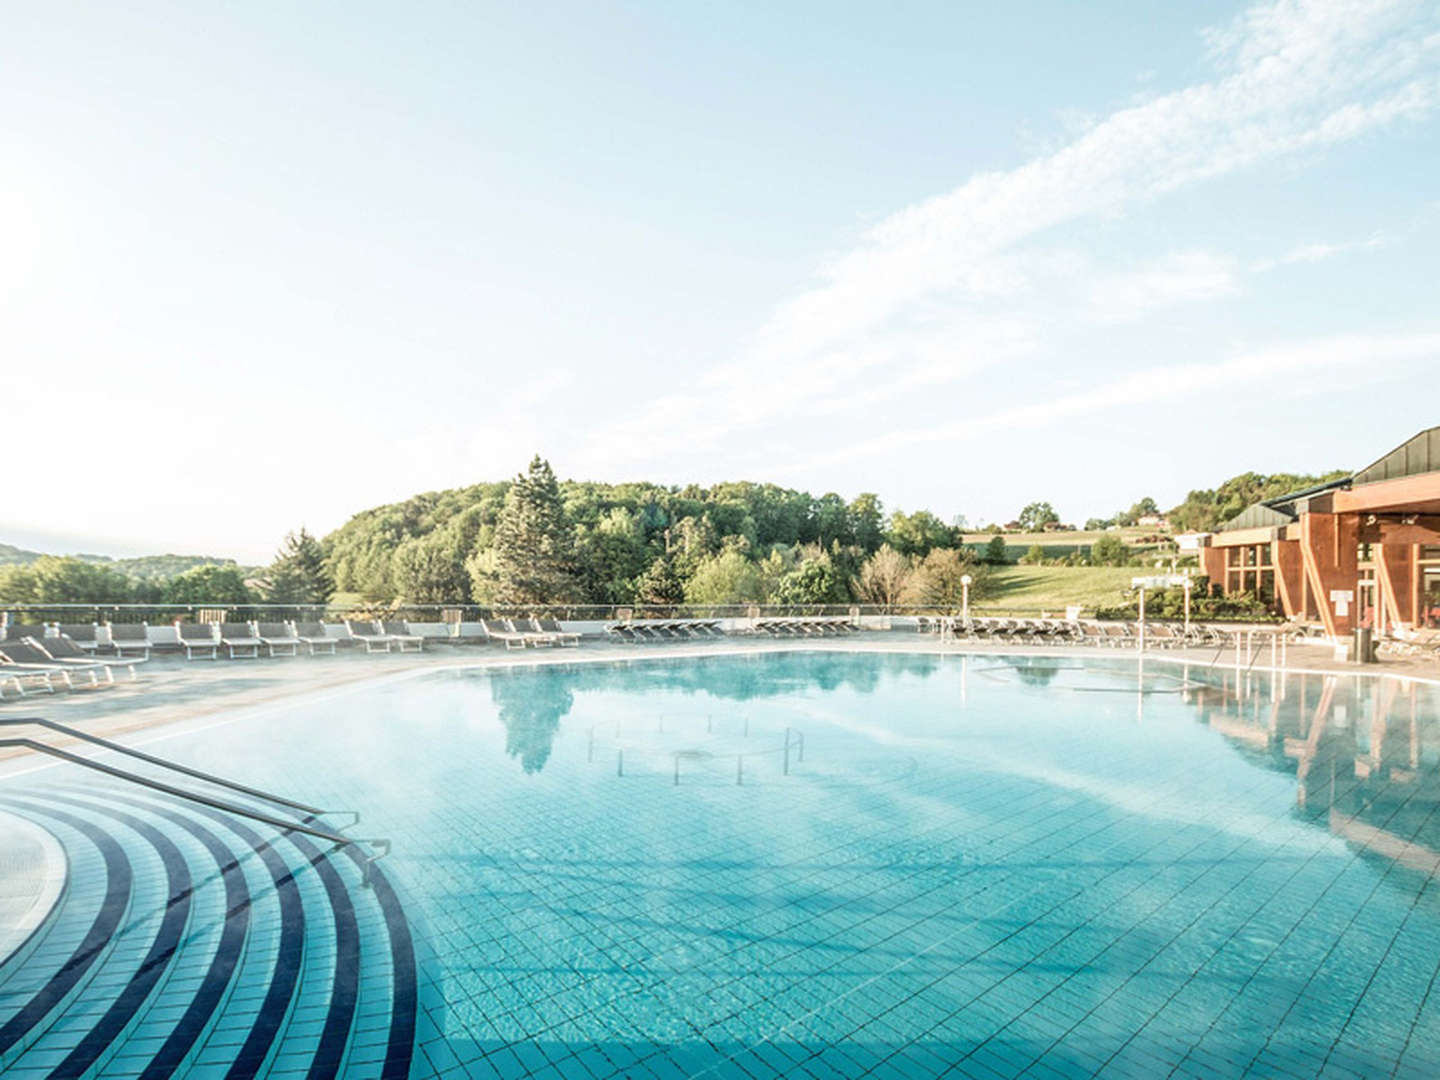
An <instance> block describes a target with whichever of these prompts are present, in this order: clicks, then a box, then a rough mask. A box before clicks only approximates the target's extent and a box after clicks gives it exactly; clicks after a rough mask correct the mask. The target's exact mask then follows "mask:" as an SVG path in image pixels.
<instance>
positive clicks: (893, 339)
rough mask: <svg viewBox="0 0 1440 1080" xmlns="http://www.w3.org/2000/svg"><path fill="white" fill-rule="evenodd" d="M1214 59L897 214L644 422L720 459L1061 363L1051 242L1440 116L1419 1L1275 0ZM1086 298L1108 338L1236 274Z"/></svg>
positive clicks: (615, 448)
mask: <svg viewBox="0 0 1440 1080" xmlns="http://www.w3.org/2000/svg"><path fill="white" fill-rule="evenodd" d="M1207 44H1208V46H1209V53H1210V60H1211V62H1212V64H1213V65H1214V76H1213V77H1212V78H1211V79H1210V80H1208V81H1202V82H1198V83H1195V84H1194V85H1191V86H1188V87H1185V88H1183V89H1180V90H1176V91H1174V92H1171V93H1168V94H1163V95H1159V96H1155V97H1153V98H1150V99H1148V100H1145V101H1143V102H1140V103H1136V104H1132V105H1127V106H1125V107H1122V108H1118V109H1116V110H1114V111H1112V112H1111V113H1109V114H1108V115H1106V116H1104V117H1103V118H1101V119H1099V120H1095V121H1091V122H1088V123H1087V124H1086V125H1085V126H1084V128H1083V129H1082V130H1081V131H1080V133H1079V134H1077V135H1075V136H1073V137H1072V138H1070V139H1069V141H1068V142H1066V143H1065V144H1064V145H1062V146H1060V147H1058V148H1057V149H1054V150H1053V151H1051V152H1049V153H1046V154H1043V155H1040V156H1038V157H1036V158H1035V159H1033V160H1031V161H1029V162H1028V163H1026V164H1024V165H1021V166H1019V167H1017V168H1014V169H1010V170H1008V171H1003V172H991V173H982V174H979V175H976V176H973V177H971V178H970V179H969V180H967V181H966V182H965V183H963V184H961V185H960V186H959V187H957V188H955V189H954V190H952V191H950V192H947V193H945V194H942V195H938V196H936V197H934V198H932V199H928V200H926V201H924V202H920V203H917V204H915V205H912V206H910V207H907V208H905V209H903V210H900V211H899V212H897V213H894V214H892V215H890V216H889V217H888V218H886V219H884V220H882V221H881V222H879V223H878V224H877V225H875V226H874V227H873V228H871V229H869V230H868V231H867V232H866V233H864V234H863V236H862V237H861V238H860V240H859V242H858V243H857V244H856V245H855V246H854V247H853V249H851V250H850V251H848V252H845V253H843V254H840V255H838V256H836V257H834V258H832V259H830V260H829V261H828V262H827V263H826V264H825V265H824V266H822V268H821V269H820V272H819V278H820V281H819V283H818V284H817V285H816V286H815V287H813V288H811V289H809V290H807V291H805V292H802V293H800V294H799V295H797V296H795V297H794V298H792V299H790V300H789V301H787V302H785V303H784V304H782V305H780V306H779V308H778V309H777V310H776V311H775V313H774V314H773V316H772V317H771V318H770V319H769V321H768V322H767V323H766V324H765V325H764V326H763V327H762V329H761V330H760V332H759V333H758V334H757V336H756V339H755V341H753V342H752V343H751V345H750V347H749V348H748V349H746V350H744V351H743V352H742V353H741V355H740V356H739V357H738V358H737V359H736V361H734V362H733V363H731V364H729V365H726V366H725V367H723V368H721V369H717V370H715V371H714V372H712V373H710V374H709V375H708V376H705V377H704V378H703V379H702V381H701V384H700V385H699V386H697V387H696V388H695V389H694V390H693V391H690V392H685V393H681V394H672V395H670V396H668V397H666V398H664V399H663V400H661V401H657V402H653V403H652V404H651V405H650V406H649V407H647V408H646V409H645V410H644V412H645V413H646V415H647V416H649V417H653V418H654V422H655V423H657V424H658V425H660V426H661V427H662V428H664V429H666V430H673V431H675V432H676V433H683V434H684V437H685V439H686V441H687V443H689V444H690V445H692V446H696V447H703V446H706V445H709V446H713V445H716V444H717V443H718V442H719V441H720V440H722V439H724V438H726V437H730V436H734V435H736V434H738V433H741V432H744V431H747V430H751V429H754V428H757V427H759V426H761V425H763V424H765V423H766V422H767V421H772V420H775V419H777V418H781V419H785V420H790V421H793V420H794V419H796V418H798V417H801V416H814V415H821V414H822V412H833V411H835V410H837V409H839V408H841V407H843V405H844V403H848V404H849V408H850V409H851V411H856V410H860V409H863V408H865V407H867V406H868V405H869V403H870V402H871V401H872V400H873V398H872V395H873V393H874V389H875V388H876V387H883V388H891V387H894V386H903V385H933V384H934V383H935V382H936V381H939V380H942V379H946V378H949V379H957V378H960V377H963V376H965V375H968V374H971V373H973V372H975V371H978V370H980V369H981V368H983V367H985V366H987V365H991V364H996V363H999V362H1002V361H1008V360H1013V359H1015V358H1016V357H1017V356H1020V355H1025V354H1028V353H1031V352H1034V351H1036V350H1037V349H1038V350H1043V349H1044V348H1045V347H1046V346H1047V345H1048V346H1051V347H1053V348H1054V350H1055V351H1057V352H1058V351H1059V350H1061V349H1064V348H1066V347H1067V346H1068V344H1069V343H1068V342H1067V341H1065V339H1064V332H1065V330H1066V329H1067V326H1057V323H1059V322H1062V321H1063V317H1064V316H1065V315H1066V314H1068V313H1066V312H1064V311H1062V310H1061V309H1062V308H1063V303H1061V302H1060V301H1061V300H1063V299H1064V295H1063V294H1065V293H1067V292H1068V293H1069V294H1070V295H1071V296H1073V295H1075V294H1076V293H1077V291H1078V293H1079V294H1080V295H1082V296H1083V295H1084V294H1085V292H1086V287H1087V283H1085V282H1080V281H1069V282H1065V283H1063V284H1062V285H1060V286H1059V287H1058V288H1055V289H1053V290H1051V291H1050V292H1049V293H1048V294H1045V295H1041V294H1039V293H1037V292H1036V281H1037V268H1039V269H1040V270H1041V271H1042V273H1040V274H1039V276H1040V277H1044V276H1046V275H1045V274H1044V273H1043V270H1044V269H1045V268H1046V267H1047V266H1053V265H1054V264H1055V263H1056V261H1057V260H1059V259H1061V258H1062V257H1063V255H1064V253H1063V252H1060V251H1055V250H1047V249H1046V248H1045V247H1044V234H1045V233H1046V232H1047V231H1048V230H1051V229H1054V228H1055V227H1057V226H1061V225H1064V224H1068V223H1073V222H1077V221H1081V220H1084V219H1087V218H1095V217H1098V216H1102V215H1112V214H1116V213H1119V212H1122V211H1124V210H1125V209H1127V208H1129V207H1132V206H1135V205H1138V204H1141V203H1145V202H1148V201H1151V200H1154V199H1156V198H1158V197H1160V196H1162V195H1164V194H1166V193H1169V192H1174V191H1176V190H1177V189H1180V188H1183V187H1185V186H1187V185H1192V184H1195V183H1197V182H1200V181H1203V180H1206V179H1210V178H1215V177H1219V176H1222V175H1226V174H1231V173H1235V172H1237V171H1238V170H1241V169H1244V168H1246V167H1249V166H1253V165H1255V164H1258V163H1261V162H1265V161H1268V160H1272V159H1275V158H1278V157H1281V156H1283V155H1294V154H1296V153H1299V152H1305V151H1313V150H1315V149H1318V148H1323V147H1326V146H1329V145H1333V144H1336V143H1340V142H1343V141H1345V140H1348V139H1353V138H1355V137H1357V136H1359V135H1361V134H1363V133H1366V132H1369V131H1373V130H1376V129H1379V128H1382V127H1384V126H1386V125H1388V124H1392V123H1394V122H1396V121H1397V120H1399V119H1401V118H1404V117H1418V116H1423V115H1426V114H1429V113H1431V112H1433V111H1434V110H1435V108H1436V107H1437V104H1440V72H1437V60H1440V11H1437V9H1436V8H1435V7H1434V6H1433V5H1428V4H1421V3H1419V2H1417V0H1328V2H1327V0H1275V2H1272V3H1266V4H1261V5H1257V6H1256V7H1254V8H1252V9H1250V10H1249V11H1247V12H1246V13H1245V14H1243V15H1242V16H1240V17H1239V18H1237V19H1236V20H1234V21H1233V22H1232V23H1230V24H1229V25H1227V26H1224V27H1221V28H1218V29H1216V30H1213V31H1211V32H1210V33H1208V34H1207ZM1072 261H1077V262H1079V263H1081V264H1083V263H1084V260H1072ZM1051 276H1052V277H1053V275H1051ZM1052 284H1053V281H1052ZM1089 284H1090V285H1092V286H1093V287H1090V288H1089V297H1088V298H1089V300H1090V302H1091V304H1092V310H1091V311H1090V312H1089V313H1088V317H1089V318H1090V320H1091V321H1100V322H1109V323H1114V322H1121V321H1125V320H1129V319H1134V318H1136V317H1137V316H1138V315H1140V314H1141V313H1143V312H1145V311H1147V310H1149V309H1151V308H1154V307H1155V306H1157V305H1163V304H1170V303H1174V302H1179V301H1184V300H1193V299H1209V298H1218V297H1223V296H1226V295H1228V294H1231V293H1234V292H1236V291H1237V286H1236V268H1235V267H1234V266H1233V265H1232V264H1231V263H1230V262H1229V261H1227V260H1225V259H1224V258H1222V257H1220V256H1215V255H1207V254H1203V253H1202V254H1197V253H1181V254H1178V255H1175V256H1172V257H1170V258H1168V259H1161V260H1159V261H1157V262H1152V263H1149V264H1147V265H1145V266H1143V267H1142V268H1140V269H1138V270H1135V271H1129V272H1126V273H1124V274H1121V275H1118V276H1116V277H1115V278H1114V279H1113V280H1106V281H1099V282H1093V283H1089ZM1075 315H1076V316H1077V317H1078V318H1079V319H1080V320H1081V321H1084V320H1085V319H1086V317H1087V313H1086V312H1084V311H1083V310H1082V311H1080V312H1076V313H1075ZM886 392H887V393H888V392H893V391H891V390H889V389H887V390H886ZM618 434H619V429H618V428H617V429H608V428H607V429H602V430H600V431H598V432H597V433H596V435H595V438H594V439H593V441H592V444H591V447H592V449H593V452H594V453H595V454H596V455H597V456H599V457H600V458H602V459H606V460H608V461H611V462H614V461H617V460H620V459H623V458H624V455H625V453H626V451H625V449H624V440H623V439H619V438H617V435H618ZM617 455H618V457H617Z"/></svg>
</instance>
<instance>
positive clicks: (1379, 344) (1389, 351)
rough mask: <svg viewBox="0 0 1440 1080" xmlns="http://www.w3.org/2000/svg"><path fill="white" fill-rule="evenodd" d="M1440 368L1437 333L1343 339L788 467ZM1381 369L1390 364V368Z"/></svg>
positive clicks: (1048, 402) (1197, 367)
mask: <svg viewBox="0 0 1440 1080" xmlns="http://www.w3.org/2000/svg"><path fill="white" fill-rule="evenodd" d="M1437 361H1440V332H1434V333H1421V334H1404V335H1392V336H1358V335H1355V336H1345V337H1337V338H1327V339H1322V340H1319V341H1310V342H1303V343H1300V344H1292V345H1284V346H1277V347H1271V348H1265V349H1255V350H1247V351H1244V352H1241V353H1238V354H1236V355H1234V356H1232V357H1229V358H1227V359H1225V360H1220V361H1216V362H1214V363H1208V364H1180V365H1169V366H1156V367H1150V368H1145V369H1143V370H1141V371H1135V372H1131V373H1130V374H1128V375H1125V376H1123V377H1121V378H1119V379H1115V380H1113V381H1110V382H1107V383H1103V384H1101V385H1099V386H1095V387H1092V388H1089V389H1085V390H1078V391H1075V392H1073V393H1070V394H1063V395H1059V396H1055V397H1050V398H1047V399H1045V400H1043V401H1037V402H1034V403H1032V404H1027V405H1020V406H1017V407H1014V408H1011V409H1005V410H1001V411H998V412H987V413H984V414H981V415H976V416H966V417H963V418H961V419H958V420H954V421H950V422H947V423H944V424H939V425H935V426H932V427H928V428H909V429H906V430H903V431H896V432H892V433H889V434H886V435H881V436H877V437H875V438H871V439H865V440H862V441H859V442H854V443H850V444H849V445H847V446H845V447H844V448H842V449H839V450H834V451H830V452H826V453H824V454H818V455H815V456H813V457H809V458H806V459H803V460H800V461H796V462H792V463H790V464H789V465H787V466H785V470H786V471H796V470H801V471H803V470H805V469H809V468H813V467H814V466H816V465H820V464H832V463H835V462H839V461H851V460H856V459H859V458H864V457H866V456H869V455H873V454H882V453H886V452H889V451H893V450H899V449H908V448H911V447H915V446H922V445H928V444H931V443H945V444H947V445H954V444H960V443H964V442H973V441H975V440H978V439H985V438H991V437H993V436H996V435H1007V434H1009V435H1013V434H1018V433H1021V432H1026V431H1035V430H1040V429H1043V428H1045V427H1047V426H1049V425H1052V424H1055V423H1058V422H1060V421H1062V420H1069V419H1074V418H1077V417H1089V416H1100V415H1103V414H1105V413H1110V412H1114V411H1115V410H1117V409H1122V408H1126V407H1129V406H1137V405H1150V404H1154V403H1155V402H1159V401H1164V400H1168V399H1173V398H1179V397H1185V396H1187V395H1191V394H1195V393H1202V392H1203V393H1214V392H1216V391H1218V390H1225V389H1230V388H1234V387H1237V386H1242V385H1253V384H1263V383H1267V382H1273V381H1275V380H1278V379H1280V378H1281V377H1284V376H1289V377H1295V376H1300V375H1303V376H1304V377H1305V382H1304V386H1305V387H1306V388H1307V389H1308V390H1311V391H1313V390H1315V389H1316V388H1317V387H1318V386H1320V385H1321V384H1322V383H1323V382H1324V380H1325V379H1326V378H1327V376H1330V377H1333V376H1334V375H1336V374H1339V375H1340V376H1341V377H1345V378H1348V376H1349V373H1350V372H1351V371H1352V370H1354V369H1357V368H1363V369H1365V370H1368V371H1373V370H1390V371H1392V372H1394V371H1395V370H1396V369H1401V370H1403V369H1404V368H1405V367H1406V366H1408V365H1420V364H1425V365H1432V364H1434V363H1436V362H1437ZM1382 365H1391V367H1390V368H1388V369H1386V368H1384V367H1382Z"/></svg>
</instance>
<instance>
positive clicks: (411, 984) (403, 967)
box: [345, 845, 419, 1080]
mask: <svg viewBox="0 0 1440 1080" xmlns="http://www.w3.org/2000/svg"><path fill="white" fill-rule="evenodd" d="M345 850H346V851H347V852H348V853H349V855H350V857H351V858H352V859H354V860H355V862H356V864H357V865H359V866H360V868H361V871H362V873H363V872H364V871H365V869H366V866H365V855H364V853H363V852H361V851H360V850H359V849H358V848H356V847H354V846H353V845H352V846H351V847H348V848H346V849H345ZM369 872H370V887H371V888H372V889H373V890H374V892H375V899H376V900H377V901H378V902H379V904H380V910H381V911H382V912H383V913H384V915H385V929H386V931H387V933H388V934H389V937H390V967H391V970H392V971H393V977H392V983H393V985H392V987H391V991H390V1036H389V1042H388V1046H387V1049H386V1052H385V1067H384V1069H383V1070H381V1073H380V1075H381V1077H382V1080H406V1078H407V1077H409V1075H410V1064H411V1060H412V1059H413V1057H414V1054H415V1017H416V1013H417V1010H418V997H419V994H418V991H417V988H416V981H415V943H414V942H413V941H412V940H411V937H410V922H409V920H408V919H406V918H405V909H404V907H402V906H401V904H400V898H399V897H398V896H397V895H396V894H395V888H394V886H392V885H391V884H390V879H389V878H387V877H386V876H385V874H384V872H383V871H382V870H381V869H380V867H379V866H377V865H375V864H373V863H372V864H371V865H370V867H369Z"/></svg>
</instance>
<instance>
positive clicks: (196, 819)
mask: <svg viewBox="0 0 1440 1080" xmlns="http://www.w3.org/2000/svg"><path fill="white" fill-rule="evenodd" d="M0 805H3V806H4V807H5V808H6V809H8V810H10V811H11V812H13V813H16V814H19V815H20V816H22V817H27V818H29V819H31V820H33V821H35V822H37V823H39V824H41V825H43V826H44V827H46V828H47V829H49V830H50V831H51V832H52V833H53V834H54V835H55V836H56V837H57V838H58V839H59V840H60V842H61V844H62V845H63V847H64V848H65V850H66V854H67V857H68V859H69V862H70V871H71V873H70V877H69V880H67V882H66V886H65V889H64V891H63V893H62V895H61V898H60V900H59V902H58V903H57V904H56V906H55V908H54V910H53V911H52V913H51V915H50V917H49V918H48V919H47V920H46V922H45V923H44V924H43V925H42V926H40V927H39V928H38V929H37V930H36V931H35V933H34V934H33V935H32V936H31V938H30V940H28V941H27V942H26V943H25V946H24V947H23V948H22V949H20V950H17V952H16V953H15V954H13V955H12V956H10V957H8V958H6V959H5V960H4V961H3V962H0V1073H3V1074H4V1076H5V1077H6V1080H12V1078H24V1080H29V1078H31V1077H36V1078H39V1077H55V1078H60V1077H74V1078H85V1077H100V1076H104V1077H107V1078H108V1077H144V1078H146V1080H158V1078H160V1077H166V1076H172V1075H185V1076H199V1077H211V1076H214V1077H241V1076H247V1077H248V1076H266V1075H276V1076H279V1075H287V1076H288V1075H297V1076H299V1075H304V1076H308V1077H314V1078H317V1080H318V1078H321V1077H339V1076H346V1077H349V1076H365V1077H380V1078H383V1080H401V1078H403V1077H408V1076H409V1073H410V1063H411V1055H412V1053H413V1047H414V1035H415V1021H416V1012H417V1005H416V984H415V960H414V946H413V942H412V940H411V936H410V928H409V924H408V922H407V920H406V918H405V913H404V910H403V909H402V907H401V905H400V902H399V899H398V897H397V896H396V894H395V891H394V889H393V888H392V887H391V885H390V882H389V881H388V879H387V878H386V877H385V875H384V873H383V871H382V870H381V869H380V868H379V867H378V866H372V867H370V868H369V875H368V876H369V882H368V884H367V883H366V866H365V858H364V855H363V854H362V853H361V852H360V851H359V850H358V849H357V848H355V847H353V846H351V847H345V848H338V849H337V848H332V847H327V846H325V845H324V843H323V841H317V840H314V839H312V838H310V837H307V836H305V835H303V834H299V833H285V834H283V835H282V834H281V833H280V832H278V831H277V830H275V829H273V828H270V827H267V826H260V825H258V824H257V823H255V822H253V821H248V820H245V819H242V818H239V817H237V816H236V815H233V814H229V813H226V812H224V811H221V810H212V809H210V808H208V807H201V806H197V805H193V804H190V803H186V802H181V801H180V800H176V799H172V798H169V797H167V796H164V795H153V796H152V795H151V794H149V793H148V792H140V793H137V792H136V791H135V790H132V789H129V788H127V787H125V786H122V785H113V786H112V785H108V784H92V785H89V786H87V787H85V788H83V789H82V788H69V789H66V788H44V789H35V790H31V791H26V792H24V793H23V794H20V793H17V794H14V795H7V797H6V798H5V799H4V800H3V802H0ZM266 809H269V810H271V812H273V808H266Z"/></svg>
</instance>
